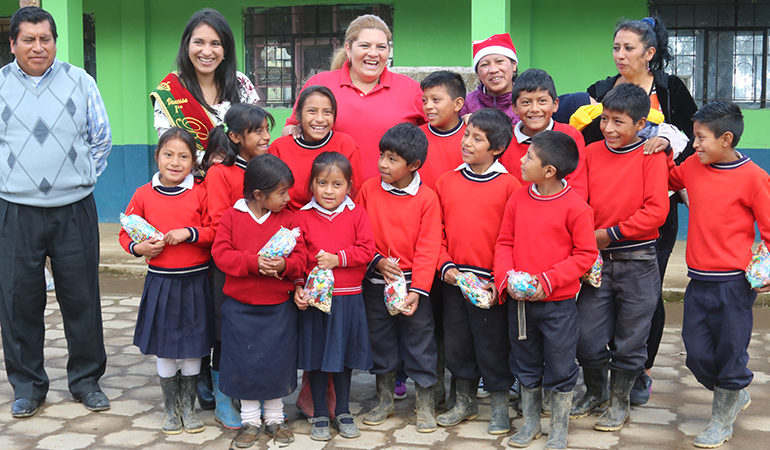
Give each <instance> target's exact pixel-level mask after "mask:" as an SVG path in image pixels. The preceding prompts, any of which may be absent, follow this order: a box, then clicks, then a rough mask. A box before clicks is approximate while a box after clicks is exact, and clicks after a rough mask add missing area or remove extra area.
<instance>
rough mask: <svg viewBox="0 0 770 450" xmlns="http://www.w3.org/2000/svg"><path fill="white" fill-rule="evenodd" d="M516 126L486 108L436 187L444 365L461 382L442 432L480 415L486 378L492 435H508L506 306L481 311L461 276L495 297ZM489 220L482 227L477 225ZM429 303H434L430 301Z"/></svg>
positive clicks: (514, 184)
mask: <svg viewBox="0 0 770 450" xmlns="http://www.w3.org/2000/svg"><path fill="white" fill-rule="evenodd" d="M512 135H513V133H512V130H511V124H510V119H509V118H508V116H506V115H505V114H504V113H503V112H501V111H499V110H497V109H492V108H483V109H480V110H478V111H476V112H474V113H473V114H472V115H471V117H470V119H469V121H468V126H467V128H466V130H465V133H464V137H463V139H462V147H461V150H462V151H458V150H459V149H456V150H455V152H457V153H459V154H461V155H462V160H463V161H464V162H463V164H462V165H460V166H459V167H457V168H456V169H455V170H454V171H452V172H448V173H445V174H444V175H442V176H441V178H439V179H438V181H437V182H436V195H438V198H439V202H440V204H441V211H442V216H443V224H444V238H443V240H442V243H441V254H440V255H439V261H438V262H439V270H440V271H441V276H442V280H443V281H444V282H443V283H441V292H442V295H441V300H442V302H443V318H440V320H442V321H443V327H444V330H445V333H444V346H445V353H446V365H447V367H448V368H449V370H450V372H452V376H453V377H454V380H455V381H456V386H457V400H456V402H455V406H454V407H453V408H452V409H451V410H449V411H447V412H446V413H444V414H442V415H440V416H438V417H437V418H436V422H438V424H439V425H441V426H445V427H448V426H453V425H457V424H458V423H460V422H461V421H463V420H470V419H473V418H474V417H476V415H477V414H478V406H477V404H476V383H477V381H478V378H479V376H482V377H483V378H484V387H485V389H486V390H487V391H489V392H490V393H491V405H492V415H491V417H490V419H489V426H488V427H487V431H488V432H489V433H490V434H505V433H507V432H508V431H509V430H510V420H509V417H508V403H509V393H508V390H509V388H510V386H511V384H513V373H511V370H510V367H509V364H508V357H509V354H510V350H511V348H510V344H509V343H508V319H507V314H506V310H507V309H508V304H507V303H502V304H499V305H494V306H492V307H491V308H489V309H481V308H479V307H476V306H474V305H473V304H472V303H471V302H469V301H467V300H466V299H465V298H464V297H463V294H462V292H460V288H458V287H457V276H458V275H460V273H461V272H471V273H474V274H476V275H477V276H478V277H479V278H480V279H481V280H482V281H484V282H486V283H487V288H488V289H490V290H491V291H492V293H493V298H497V292H496V290H495V287H494V281H493V280H492V268H493V264H494V248H495V240H496V239H497V234H498V232H499V231H500V222H501V221H502V219H503V211H505V204H506V203H507V202H508V199H509V198H510V197H511V194H513V192H514V191H516V190H517V189H518V188H520V187H521V183H519V181H518V180H517V179H516V178H515V177H514V176H513V175H511V174H509V173H508V171H507V170H506V169H505V167H503V165H502V164H500V162H499V161H498V158H499V157H500V155H501V154H502V153H503V152H504V151H505V148H506V147H507V146H508V144H509V143H510V142H511V137H512ZM481 217H483V218H484V220H482V221H477V220H473V218H481ZM431 300H434V299H433V296H431Z"/></svg>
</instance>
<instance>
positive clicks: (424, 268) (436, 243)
mask: <svg viewBox="0 0 770 450" xmlns="http://www.w3.org/2000/svg"><path fill="white" fill-rule="evenodd" d="M420 189H430V188H428V187H425V188H422V187H421V188H420ZM441 234H442V232H441V208H440V207H439V203H438V198H436V195H435V194H434V193H433V192H432V191H431V195H430V197H429V198H428V199H426V201H425V202H424V203H423V207H422V211H421V218H420V231H419V232H418V233H417V242H416V243H415V248H414V261H413V263H412V285H411V287H410V291H415V292H417V293H418V294H422V295H428V293H429V292H430V287H431V285H433V278H434V276H435V274H436V265H437V263H438V255H439V252H440V251H441Z"/></svg>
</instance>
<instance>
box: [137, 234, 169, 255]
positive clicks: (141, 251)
mask: <svg viewBox="0 0 770 450" xmlns="http://www.w3.org/2000/svg"><path fill="white" fill-rule="evenodd" d="M165 245H166V243H165V242H163V241H161V240H159V239H150V240H149V241H144V242H140V243H138V244H136V245H134V253H136V254H137V255H142V256H144V257H146V258H148V259H151V258H155V257H156V256H158V255H160V252H162V251H163V247H165Z"/></svg>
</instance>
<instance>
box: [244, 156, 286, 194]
mask: <svg viewBox="0 0 770 450" xmlns="http://www.w3.org/2000/svg"><path fill="white" fill-rule="evenodd" d="M281 183H286V184H287V185H288V186H289V187H291V186H293V185H294V175H293V174H292V173H291V169H289V166H287V165H286V163H285V162H283V161H281V159H280V158H278V157H277V156H275V155H271V154H269V153H267V154H264V155H259V156H256V157H254V158H251V161H249V163H248V164H247V165H246V172H245V173H244V174H243V197H244V198H245V199H246V200H251V199H253V198H254V191H256V190H259V191H260V192H262V193H263V194H264V195H265V196H267V195H270V193H271V192H273V191H274V190H276V189H278V186H280V185H281Z"/></svg>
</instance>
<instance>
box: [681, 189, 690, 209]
mask: <svg viewBox="0 0 770 450" xmlns="http://www.w3.org/2000/svg"><path fill="white" fill-rule="evenodd" d="M678 192H679V196H680V197H681V198H682V203H684V206H686V207H688V208H689V207H690V196H689V195H687V189H682V190H681V191H678Z"/></svg>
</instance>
